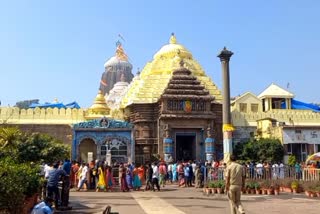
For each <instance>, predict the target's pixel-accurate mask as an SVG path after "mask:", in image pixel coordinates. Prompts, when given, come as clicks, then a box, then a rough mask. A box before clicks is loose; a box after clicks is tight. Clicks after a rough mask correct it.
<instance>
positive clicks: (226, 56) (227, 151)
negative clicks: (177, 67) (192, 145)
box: [218, 47, 234, 163]
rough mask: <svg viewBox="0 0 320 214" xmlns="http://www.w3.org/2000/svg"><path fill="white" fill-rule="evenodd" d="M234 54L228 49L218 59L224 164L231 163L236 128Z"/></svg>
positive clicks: (224, 49)
mask: <svg viewBox="0 0 320 214" xmlns="http://www.w3.org/2000/svg"><path fill="white" fill-rule="evenodd" d="M232 55H233V53H232V52H231V51H229V50H227V48H226V47H224V48H223V50H222V51H221V52H220V54H219V55H218V57H219V58H220V61H221V64H222V76H223V104H222V107H223V117H222V120H223V155H224V162H226V163H227V162H229V160H230V155H231V154H232V132H233V131H234V128H233V126H232V124H231V111H230V72H229V61H230V58H231V56H232Z"/></svg>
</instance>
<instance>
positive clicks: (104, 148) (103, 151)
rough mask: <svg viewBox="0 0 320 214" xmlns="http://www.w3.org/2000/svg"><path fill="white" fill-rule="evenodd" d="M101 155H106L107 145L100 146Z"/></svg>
mask: <svg viewBox="0 0 320 214" xmlns="http://www.w3.org/2000/svg"><path fill="white" fill-rule="evenodd" d="M101 155H107V145H102V146H101Z"/></svg>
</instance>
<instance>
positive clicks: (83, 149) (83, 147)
mask: <svg viewBox="0 0 320 214" xmlns="http://www.w3.org/2000/svg"><path fill="white" fill-rule="evenodd" d="M73 131H74V135H73V143H72V159H73V160H78V161H84V162H89V161H91V160H96V159H98V160H107V161H108V162H115V161H116V162H127V161H129V162H131V161H134V141H133V139H132V125H131V124H130V123H128V122H123V121H118V120H112V119H107V118H105V117H103V118H101V119H96V120H90V121H87V122H81V123H77V124H74V125H73Z"/></svg>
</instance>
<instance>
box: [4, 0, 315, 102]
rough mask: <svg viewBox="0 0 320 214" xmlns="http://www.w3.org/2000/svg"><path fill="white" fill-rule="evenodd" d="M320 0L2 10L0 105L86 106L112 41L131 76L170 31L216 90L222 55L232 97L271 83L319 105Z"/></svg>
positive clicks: (29, 5) (33, 4)
mask: <svg viewBox="0 0 320 214" xmlns="http://www.w3.org/2000/svg"><path fill="white" fill-rule="evenodd" d="M319 10H320V1H318V0H304V1H301V0H268V1H266V0H265V1H256V0H251V1H249V0H242V1H239V0H233V1H231V0H230V1H227V0H225V1H221V0H220V1H217V0H199V1H192V0H184V1H183V0H180V1H179V0H176V1H174V0H161V1H150V0H148V1H147V0H145V1H142V0H141V1H139V0H127V1H121V0H117V1H111V0H110V1H107V0H104V1H103V0H101V1H98V0H97V1H84V0H83V1H80V0H78V1H76V0H74V1H71V0H70V1H62V0H55V1H49V0H48V1H43V0H39V1H36V0H30V1H24V0H21V1H14V0H12V1H2V2H1V3H0V100H1V101H2V105H8V104H10V105H14V104H15V102H16V101H20V100H25V99H35V98H37V99H40V102H42V103H43V102H51V101H52V100H53V99H54V98H58V100H59V101H62V102H64V103H67V102H72V101H74V100H76V101H78V103H79V104H80V105H81V106H83V107H89V106H90V105H91V103H92V101H93V99H94V97H95V96H96V94H97V90H98V87H99V81H100V77H101V75H102V73H103V71H104V67H103V64H104V62H105V61H106V60H107V59H108V58H110V57H111V56H113V55H114V51H115V43H116V41H117V39H118V37H117V35H118V34H119V33H121V34H122V35H123V36H124V38H125V40H126V41H125V42H124V44H123V46H124V49H125V51H126V52H127V54H128V56H129V57H130V61H131V63H132V64H133V66H134V68H133V72H134V73H136V71H137V68H140V69H141V68H143V67H144V65H145V64H146V62H147V61H150V60H151V59H152V57H153V55H154V54H155V53H156V52H157V51H158V50H159V49H160V48H161V46H162V45H164V44H166V43H167V42H168V39H169V37H170V34H171V32H175V34H176V36H177V40H178V42H179V43H181V44H183V45H184V46H185V47H186V48H187V49H189V50H190V51H191V52H192V53H193V56H194V58H195V59H196V60H197V61H198V62H199V63H200V64H201V65H202V67H203V68H204V70H205V71H206V73H207V75H208V76H210V77H211V78H212V79H213V81H214V82H215V83H216V84H217V85H218V87H219V88H220V89H221V86H222V78H221V76H222V74H221V67H220V62H219V59H218V58H217V57H216V56H217V53H218V52H219V51H220V50H221V49H222V48H223V46H227V48H228V49H230V50H232V51H233V52H234V53H235V54H234V56H233V57H232V59H231V65H230V69H231V95H232V96H236V95H239V94H242V93H244V92H247V91H251V92H253V93H255V94H259V93H260V92H262V91H263V90H264V89H265V88H266V87H268V86H269V85H270V84H271V83H276V84H278V85H280V86H282V87H284V88H286V87H287V83H290V84H289V90H290V91H291V92H293V93H295V95H296V98H297V99H299V100H303V101H306V102H320V93H319V90H318V89H317V86H318V85H319V79H320V72H319V67H320V60H319V56H320V55H319V49H320V28H319V21H320V13H319Z"/></svg>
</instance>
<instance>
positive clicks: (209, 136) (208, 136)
mask: <svg viewBox="0 0 320 214" xmlns="http://www.w3.org/2000/svg"><path fill="white" fill-rule="evenodd" d="M211 136H212V135H211V127H210V124H208V128H207V138H211Z"/></svg>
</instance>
